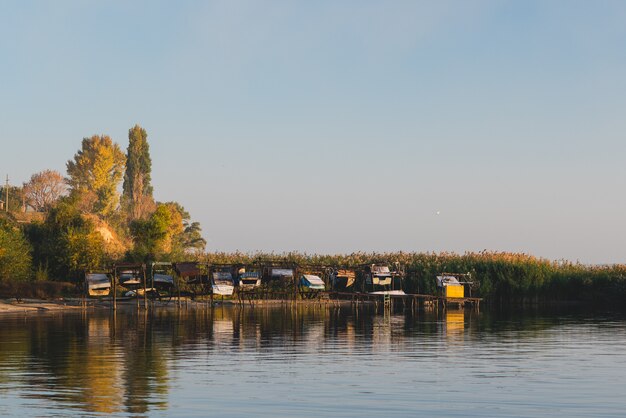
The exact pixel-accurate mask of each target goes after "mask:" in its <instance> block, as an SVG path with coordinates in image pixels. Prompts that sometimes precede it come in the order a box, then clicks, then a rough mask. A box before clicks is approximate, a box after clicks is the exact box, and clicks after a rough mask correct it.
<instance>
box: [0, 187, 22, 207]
mask: <svg viewBox="0 0 626 418" xmlns="http://www.w3.org/2000/svg"><path fill="white" fill-rule="evenodd" d="M0 190H1V191H2V193H1V195H0V200H2V201H3V202H5V203H4V205H3V209H2V210H6V209H7V207H6V205H7V203H6V202H7V199H8V202H9V203H8V209H9V212H23V211H25V210H26V208H25V206H26V203H27V202H26V197H25V195H24V189H23V188H22V187H20V186H9V187H8V192H9V195H8V198H7V187H6V186H2V187H1V188H0Z"/></svg>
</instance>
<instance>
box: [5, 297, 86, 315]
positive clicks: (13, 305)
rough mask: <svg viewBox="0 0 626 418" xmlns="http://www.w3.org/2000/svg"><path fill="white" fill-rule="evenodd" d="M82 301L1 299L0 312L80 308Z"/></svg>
mask: <svg viewBox="0 0 626 418" xmlns="http://www.w3.org/2000/svg"><path fill="white" fill-rule="evenodd" d="M80 308H81V306H80V302H78V303H77V302H76V301H71V300H58V301H50V300H37V299H23V300H21V301H19V302H17V301H15V299H3V300H0V314H3V313H22V312H50V311H62V310H72V309H80Z"/></svg>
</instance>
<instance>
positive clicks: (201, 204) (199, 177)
mask: <svg viewBox="0 0 626 418" xmlns="http://www.w3.org/2000/svg"><path fill="white" fill-rule="evenodd" d="M624 22H626V2H623V1H606V0H605V1H599V2H591V1H571V0H570V1H536V2H535V1H474V2H472V1H460V0H458V1H430V2H420V1H399V0H398V1H367V0H365V1H313V2H311V1H302V2H293V1H233V0H227V1H222V2H209V1H192V2H184V1H176V2H169V1H168V2H165V1H163V2H157V1H132V2H129V1H106V2H91V1H82V0H81V1H54V2H52V1H41V2H30V1H15V2H2V3H1V4H0V80H1V82H0V140H1V144H2V146H1V148H0V174H2V177H4V175H5V174H6V173H8V174H9V176H10V178H11V179H12V180H13V182H14V183H21V182H23V181H25V180H27V179H28V178H29V177H30V175H31V174H32V173H34V172H37V171H40V170H43V169H47V168H51V169H56V170H59V171H61V172H63V173H65V163H66V161H67V160H68V159H70V158H72V156H73V155H74V153H75V152H76V151H77V150H78V148H79V146H80V141H81V139H82V138H83V137H86V136H91V135H93V134H108V135H110V136H111V137H112V138H113V139H114V140H116V141H117V142H119V143H120V145H121V146H122V147H123V148H124V149H125V148H126V145H127V132H128V129H129V128H130V127H131V126H133V125H134V124H135V123H139V124H140V125H142V126H143V127H145V128H146V130H147V131H148V135H149V138H148V139H149V142H150V147H151V153H152V160H153V183H154V187H155V196H156V198H157V199H159V200H176V201H179V202H180V203H181V204H183V205H184V206H185V207H186V208H187V209H188V210H189V211H190V212H191V215H192V217H193V218H194V219H195V220H198V221H200V222H201V224H202V226H203V229H204V235H205V237H206V238H207V240H208V249H209V250H227V251H230V250H236V249H240V250H243V251H254V250H264V251H272V250H274V251H285V250H299V251H307V252H322V253H328V252H331V253H334V252H352V251H358V250H365V251H395V250H404V251H455V252H464V251H480V250H483V249H488V250H497V251H515V252H526V253H529V254H533V255H537V256H541V257H545V258H550V259H568V260H572V261H576V260H579V261H581V262H586V263H612V262H624V261H626V187H625V186H626V163H625V162H624V157H625V156H626V137H625V136H626V24H624ZM438 212H439V214H437V213H438Z"/></svg>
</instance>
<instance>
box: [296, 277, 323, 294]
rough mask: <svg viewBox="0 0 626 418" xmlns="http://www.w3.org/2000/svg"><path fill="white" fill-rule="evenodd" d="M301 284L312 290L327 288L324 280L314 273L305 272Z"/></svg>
mask: <svg viewBox="0 0 626 418" xmlns="http://www.w3.org/2000/svg"><path fill="white" fill-rule="evenodd" d="M300 286H304V287H308V288H309V289H312V290H324V289H325V288H326V285H325V284H324V280H322V279H321V278H320V277H319V276H316V275H314V274H303V275H302V277H300Z"/></svg>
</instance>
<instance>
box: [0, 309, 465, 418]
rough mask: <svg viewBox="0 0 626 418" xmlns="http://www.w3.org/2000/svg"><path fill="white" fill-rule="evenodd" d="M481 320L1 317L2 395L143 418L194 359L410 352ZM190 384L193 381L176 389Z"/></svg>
mask: <svg viewBox="0 0 626 418" xmlns="http://www.w3.org/2000/svg"><path fill="white" fill-rule="evenodd" d="M474 316H477V314H476V313H472V314H469V315H465V314H463V313H460V314H456V315H450V314H448V316H447V318H450V321H452V322H450V323H447V322H446V317H445V316H444V317H443V318H442V317H440V316H438V315H436V314H435V313H432V312H431V313H421V314H419V315H415V316H414V315H412V314H406V316H405V315H404V314H402V313H396V314H394V315H382V314H375V313H374V312H372V310H371V309H369V310H368V309H364V310H358V311H357V310H355V309H353V308H352V307H341V308H339V307H330V306H318V305H315V306H299V307H298V308H293V307H290V306H288V305H283V306H279V307H273V308H249V307H246V308H243V309H241V308H237V307H217V308H214V309H198V310H185V309H183V310H180V311H179V310H176V309H163V310H155V311H144V310H140V311H137V310H135V309H128V310H126V309H120V310H118V312H117V313H116V314H113V313H112V312H110V311H95V312H94V311H89V312H79V313H76V312H71V313H62V314H59V313H56V314H50V315H37V316H27V317H23V318H15V317H13V318H2V319H1V320H0V321H1V322H2V326H1V327H0V391H5V392H6V391H7V390H11V388H13V389H15V388H22V390H21V391H20V397H21V398H27V399H32V400H37V401H43V403H44V404H45V405H46V408H50V409H58V410H74V411H84V412H87V413H102V414H116V413H122V414H139V415H141V414H145V413H148V412H150V411H153V410H167V409H168V408H169V405H168V396H169V392H170V386H171V384H172V382H171V380H172V374H173V373H174V374H175V372H174V371H175V370H176V368H177V367H178V366H179V365H180V364H181V363H182V362H185V361H188V360H192V361H194V362H196V363H198V364H200V365H204V366H205V367H216V366H215V364H213V365H207V363H210V362H211V358H212V357H211V356H212V355H217V354H224V353H226V354H237V353H242V352H244V351H245V352H246V353H253V355H256V356H263V355H265V354H264V353H268V352H273V353H275V354H274V355H277V356H279V357H277V358H269V357H264V359H267V360H271V361H289V359H290V356H291V357H293V358H295V357H296V356H301V355H315V354H314V353H316V352H318V351H323V350H326V351H328V350H329V348H328V344H327V342H328V341H329V340H332V341H338V342H339V343H338V344H340V346H341V353H342V355H344V356H345V355H349V354H351V353H352V352H357V351H358V352H359V353H361V354H362V353H385V352H392V351H397V350H399V351H410V350H412V349H413V345H414V342H413V339H412V337H411V336H414V335H415V334H416V333H418V334H420V333H421V334H439V335H441V336H442V337H443V338H448V339H452V340H454V339H458V338H461V339H462V338H463V330H464V328H465V327H468V326H469V325H468V324H469V323H471V321H472V319H473V317H474ZM425 318H426V319H425ZM446 324H447V325H446ZM409 337H411V338H409ZM296 346H297V347H298V349H297V350H296V349H295V347H296ZM276 347H279V348H281V349H280V350H276ZM331 349H332V348H331ZM276 353H279V354H276ZM230 358H233V359H234V360H233V361H236V358H237V356H230ZM257 359H258V358H257ZM255 361H256V360H255ZM215 370H216V372H217V371H220V370H221V372H222V373H227V372H228V370H223V369H220V370H218V369H217V368H216V369H215ZM186 384H192V383H187V382H177V385H178V386H183V388H184V387H185V385H186Z"/></svg>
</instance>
